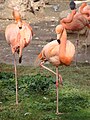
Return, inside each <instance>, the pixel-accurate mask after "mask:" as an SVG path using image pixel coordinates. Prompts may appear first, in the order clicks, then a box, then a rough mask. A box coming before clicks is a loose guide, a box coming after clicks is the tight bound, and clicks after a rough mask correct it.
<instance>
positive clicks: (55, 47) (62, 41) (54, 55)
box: [37, 25, 75, 114]
mask: <svg viewBox="0 0 90 120" xmlns="http://www.w3.org/2000/svg"><path fill="white" fill-rule="evenodd" d="M56 34H57V40H54V41H52V42H50V43H48V44H46V45H45V46H44V48H43V49H42V51H41V53H40V54H39V55H38V57H37V60H40V61H41V62H40V66H41V67H43V68H44V69H47V70H48V71H50V72H52V73H53V74H55V75H56V94H57V105H56V106H57V108H56V113H57V114H59V110H58V86H59V82H60V83H61V84H62V76H61V75H60V74H59V72H58V66H59V65H70V64H71V62H72V60H73V57H74V54H75V46H74V45H73V44H72V43H71V42H70V41H69V40H67V33H66V29H65V28H64V27H63V26H62V25H58V26H57V27H56ZM46 61H49V62H50V63H52V64H53V65H54V66H56V72H54V71H52V70H51V69H50V68H48V67H46V66H44V63H45V62H46Z"/></svg>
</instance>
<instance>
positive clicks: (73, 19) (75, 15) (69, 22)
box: [60, 10, 90, 63]
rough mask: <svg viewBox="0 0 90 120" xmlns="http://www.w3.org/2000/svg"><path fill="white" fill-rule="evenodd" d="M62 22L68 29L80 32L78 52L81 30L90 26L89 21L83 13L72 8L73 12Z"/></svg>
mask: <svg viewBox="0 0 90 120" xmlns="http://www.w3.org/2000/svg"><path fill="white" fill-rule="evenodd" d="M60 24H62V25H63V26H64V28H66V30H72V31H77V32H78V39H77V41H76V53H77V48H78V41H79V31H80V30H82V29H83V28H84V27H86V26H87V27H88V28H90V25H89V21H88V20H87V19H86V18H85V17H84V16H83V15H82V14H81V13H79V12H76V10H72V12H71V13H70V14H69V15H68V16H67V17H66V18H63V19H62V20H60ZM75 63H77V54H76V59H75Z"/></svg>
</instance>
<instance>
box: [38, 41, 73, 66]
mask: <svg viewBox="0 0 90 120" xmlns="http://www.w3.org/2000/svg"><path fill="white" fill-rule="evenodd" d="M60 46H61V45H59V43H58V42H57V40H54V41H52V42H50V43H48V44H46V45H45V46H44V48H43V49H42V51H41V53H40V55H39V56H40V57H39V58H40V60H45V61H49V62H50V63H52V64H53V65H55V66H59V65H60V64H65V65H69V64H70V63H71V61H72V59H73V56H74V53H75V47H74V45H73V44H72V43H71V42H70V41H69V40H67V43H66V53H65V57H64V58H63V60H60V58H59V54H60ZM63 61H64V62H63Z"/></svg>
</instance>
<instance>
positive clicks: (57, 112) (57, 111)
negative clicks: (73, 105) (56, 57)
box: [56, 67, 59, 114]
mask: <svg viewBox="0 0 90 120" xmlns="http://www.w3.org/2000/svg"><path fill="white" fill-rule="evenodd" d="M58 85H59V84H58V67H56V99H57V102H56V106H57V108H56V114H59V110H58V100H59V99H58Z"/></svg>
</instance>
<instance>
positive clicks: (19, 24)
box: [18, 21, 22, 29]
mask: <svg viewBox="0 0 90 120" xmlns="http://www.w3.org/2000/svg"><path fill="white" fill-rule="evenodd" d="M18 27H19V29H22V23H21V21H18Z"/></svg>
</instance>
